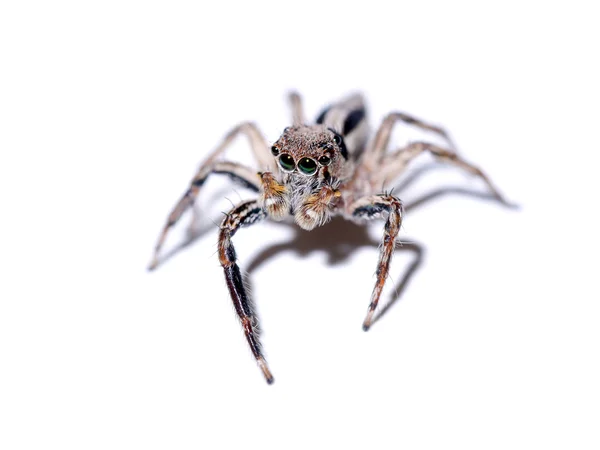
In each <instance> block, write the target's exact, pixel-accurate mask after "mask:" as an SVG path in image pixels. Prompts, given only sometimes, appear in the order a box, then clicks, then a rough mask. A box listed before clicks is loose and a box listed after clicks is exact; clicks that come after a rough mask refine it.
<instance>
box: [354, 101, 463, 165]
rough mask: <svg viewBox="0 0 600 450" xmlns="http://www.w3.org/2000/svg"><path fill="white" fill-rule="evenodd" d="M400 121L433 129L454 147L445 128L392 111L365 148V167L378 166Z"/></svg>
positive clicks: (423, 128) (427, 129) (425, 128)
mask: <svg viewBox="0 0 600 450" xmlns="http://www.w3.org/2000/svg"><path fill="white" fill-rule="evenodd" d="M398 122H404V123H406V124H409V125H414V126H415V127H417V128H421V129H422V130H425V131H431V132H433V133H435V134H437V135H439V136H441V137H442V138H444V139H445V140H446V141H447V142H448V145H449V146H450V148H454V144H453V143H452V141H451V140H450V136H449V135H448V133H447V132H446V131H445V130H444V129H443V128H440V127H437V126H435V125H431V124H429V123H427V122H424V121H422V120H420V119H417V118H415V117H413V116H410V115H408V114H404V113H401V112H392V113H389V114H388V115H387V116H386V117H385V119H383V122H381V125H380V126H379V129H378V130H377V132H376V133H375V137H374V138H373V139H372V140H371V142H369V145H368V146H367V149H366V150H365V154H364V156H363V163H362V165H363V166H364V167H365V168H367V169H369V170H373V169H374V168H375V167H377V165H378V163H379V161H380V160H381V158H382V157H383V155H384V153H385V151H386V149H387V147H388V145H389V142H390V136H391V134H392V130H393V129H394V126H395V125H396V124H397V123H398Z"/></svg>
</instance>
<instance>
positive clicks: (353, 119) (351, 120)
mask: <svg viewBox="0 0 600 450" xmlns="http://www.w3.org/2000/svg"><path fill="white" fill-rule="evenodd" d="M364 117H365V110H364V109H362V108H361V109H355V110H354V111H352V112H351V113H350V114H348V117H346V120H345V121H344V131H343V134H344V136H347V135H348V134H349V133H351V132H352V130H354V129H355V128H356V126H357V125H358V124H359V123H360V121H361V120H363V119H364Z"/></svg>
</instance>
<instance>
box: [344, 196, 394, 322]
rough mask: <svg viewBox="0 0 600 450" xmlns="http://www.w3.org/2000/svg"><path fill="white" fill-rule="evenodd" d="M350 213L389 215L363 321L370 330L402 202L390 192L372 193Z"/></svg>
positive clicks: (374, 217)
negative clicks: (373, 283)
mask: <svg viewBox="0 0 600 450" xmlns="http://www.w3.org/2000/svg"><path fill="white" fill-rule="evenodd" d="M350 213H351V215H352V217H353V218H360V219H376V218H379V217H382V215H384V214H385V215H387V219H386V222H385V226H384V231H383V240H382V243H381V249H380V253H379V261H378V262H377V270H376V272H375V274H376V277H377V280H376V282H375V287H374V288H373V293H372V294H371V303H370V304H369V309H368V311H367V316H366V317H365V320H364V322H363V330H365V331H368V330H369V328H370V327H371V322H372V320H373V314H374V313H375V308H377V304H378V303H379V298H380V297H381V292H382V291H383V286H384V284H385V280H386V279H387V276H388V273H389V268H390V261H391V260H392V254H393V253H394V248H395V246H396V237H397V236H398V232H399V231H400V226H401V224H402V202H401V201H400V199H398V198H397V197H394V196H392V195H389V194H380V195H372V196H368V197H363V198H360V199H358V200H357V201H356V202H354V203H353V204H352V205H351V206H350Z"/></svg>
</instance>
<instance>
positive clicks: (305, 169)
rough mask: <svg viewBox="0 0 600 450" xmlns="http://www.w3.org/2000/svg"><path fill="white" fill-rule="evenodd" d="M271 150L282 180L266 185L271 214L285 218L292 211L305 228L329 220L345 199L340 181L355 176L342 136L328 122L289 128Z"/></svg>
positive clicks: (266, 202)
mask: <svg viewBox="0 0 600 450" xmlns="http://www.w3.org/2000/svg"><path fill="white" fill-rule="evenodd" d="M271 153H272V155H273V156H274V157H275V159H276V162H277V165H278V168H279V170H280V172H281V183H279V182H278V181H276V180H275V179H274V178H271V179H270V180H269V181H268V182H267V183H265V186H264V187H263V190H262V203H263V205H264V206H265V209H266V210H267V212H268V213H269V215H270V216H271V217H273V218H275V219H282V218H284V217H285V216H287V215H288V214H292V215H293V216H294V219H295V221H296V223H297V224H298V225H300V226H301V227H302V228H304V229H305V230H312V229H313V228H314V227H316V226H319V225H322V224H324V223H325V222H327V220H328V219H329V218H330V216H331V213H332V211H333V209H334V207H336V206H339V203H340V201H341V198H340V197H341V193H340V191H339V190H338V188H339V187H340V184H341V183H342V182H343V181H346V180H347V179H348V178H349V177H350V176H351V175H352V163H351V162H350V161H349V160H348V149H347V148H346V144H345V142H344V138H343V137H342V135H340V134H339V133H337V132H336V131H334V130H333V129H331V128H327V127H325V126H324V125H313V126H306V125H296V126H292V127H288V128H286V129H285V130H284V132H283V134H282V135H281V137H280V138H279V139H278V140H277V141H276V142H275V143H274V144H273V146H272V147H271ZM272 192H276V193H277V192H279V193H280V195H279V196H277V194H275V197H274V196H273V195H272V194H271V193H272ZM273 197H274V198H275V199H276V201H271V200H272V199H273Z"/></svg>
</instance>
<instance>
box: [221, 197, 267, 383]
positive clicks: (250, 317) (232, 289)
mask: <svg viewBox="0 0 600 450" xmlns="http://www.w3.org/2000/svg"><path fill="white" fill-rule="evenodd" d="M266 215H267V214H266V212H265V210H264V209H262V208H261V207H260V205H259V202H258V201H257V200H251V201H247V202H244V203H241V204H240V205H238V206H236V207H235V208H234V209H233V210H232V211H231V212H230V213H229V214H227V216H226V217H225V219H224V220H223V222H222V223H221V232H220V233H219V261H220V263H221V266H223V269H224V271H225V280H226V281H227V287H228V288H229V293H230V295H231V300H232V301H233V306H234V307H235V311H236V312H237V314H238V316H239V318H240V321H241V322H242V327H243V328H244V334H245V335H246V339H247V340H248V344H249V345H250V349H251V350H252V354H253V355H254V357H255V358H256V361H257V362H258V365H259V367H260V369H261V370H262V372H263V375H264V376H265V379H266V380H267V383H269V384H271V383H273V375H271V372H270V371H269V368H268V367H267V362H266V361H265V358H264V356H263V354H262V351H261V346H260V342H259V340H258V330H259V327H258V318H257V316H256V314H255V313H254V311H253V310H252V304H251V302H250V299H249V298H248V295H247V293H246V288H245V287H244V282H243V280H242V274H241V273H240V268H239V266H238V265H237V263H236V259H237V257H236V254H235V249H234V248H233V244H232V242H231V238H232V237H233V235H234V234H235V233H236V232H237V230H238V229H239V228H240V227H243V226H248V225H252V224H254V223H256V222H258V221H260V220H262V219H264V218H265V217H266Z"/></svg>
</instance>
